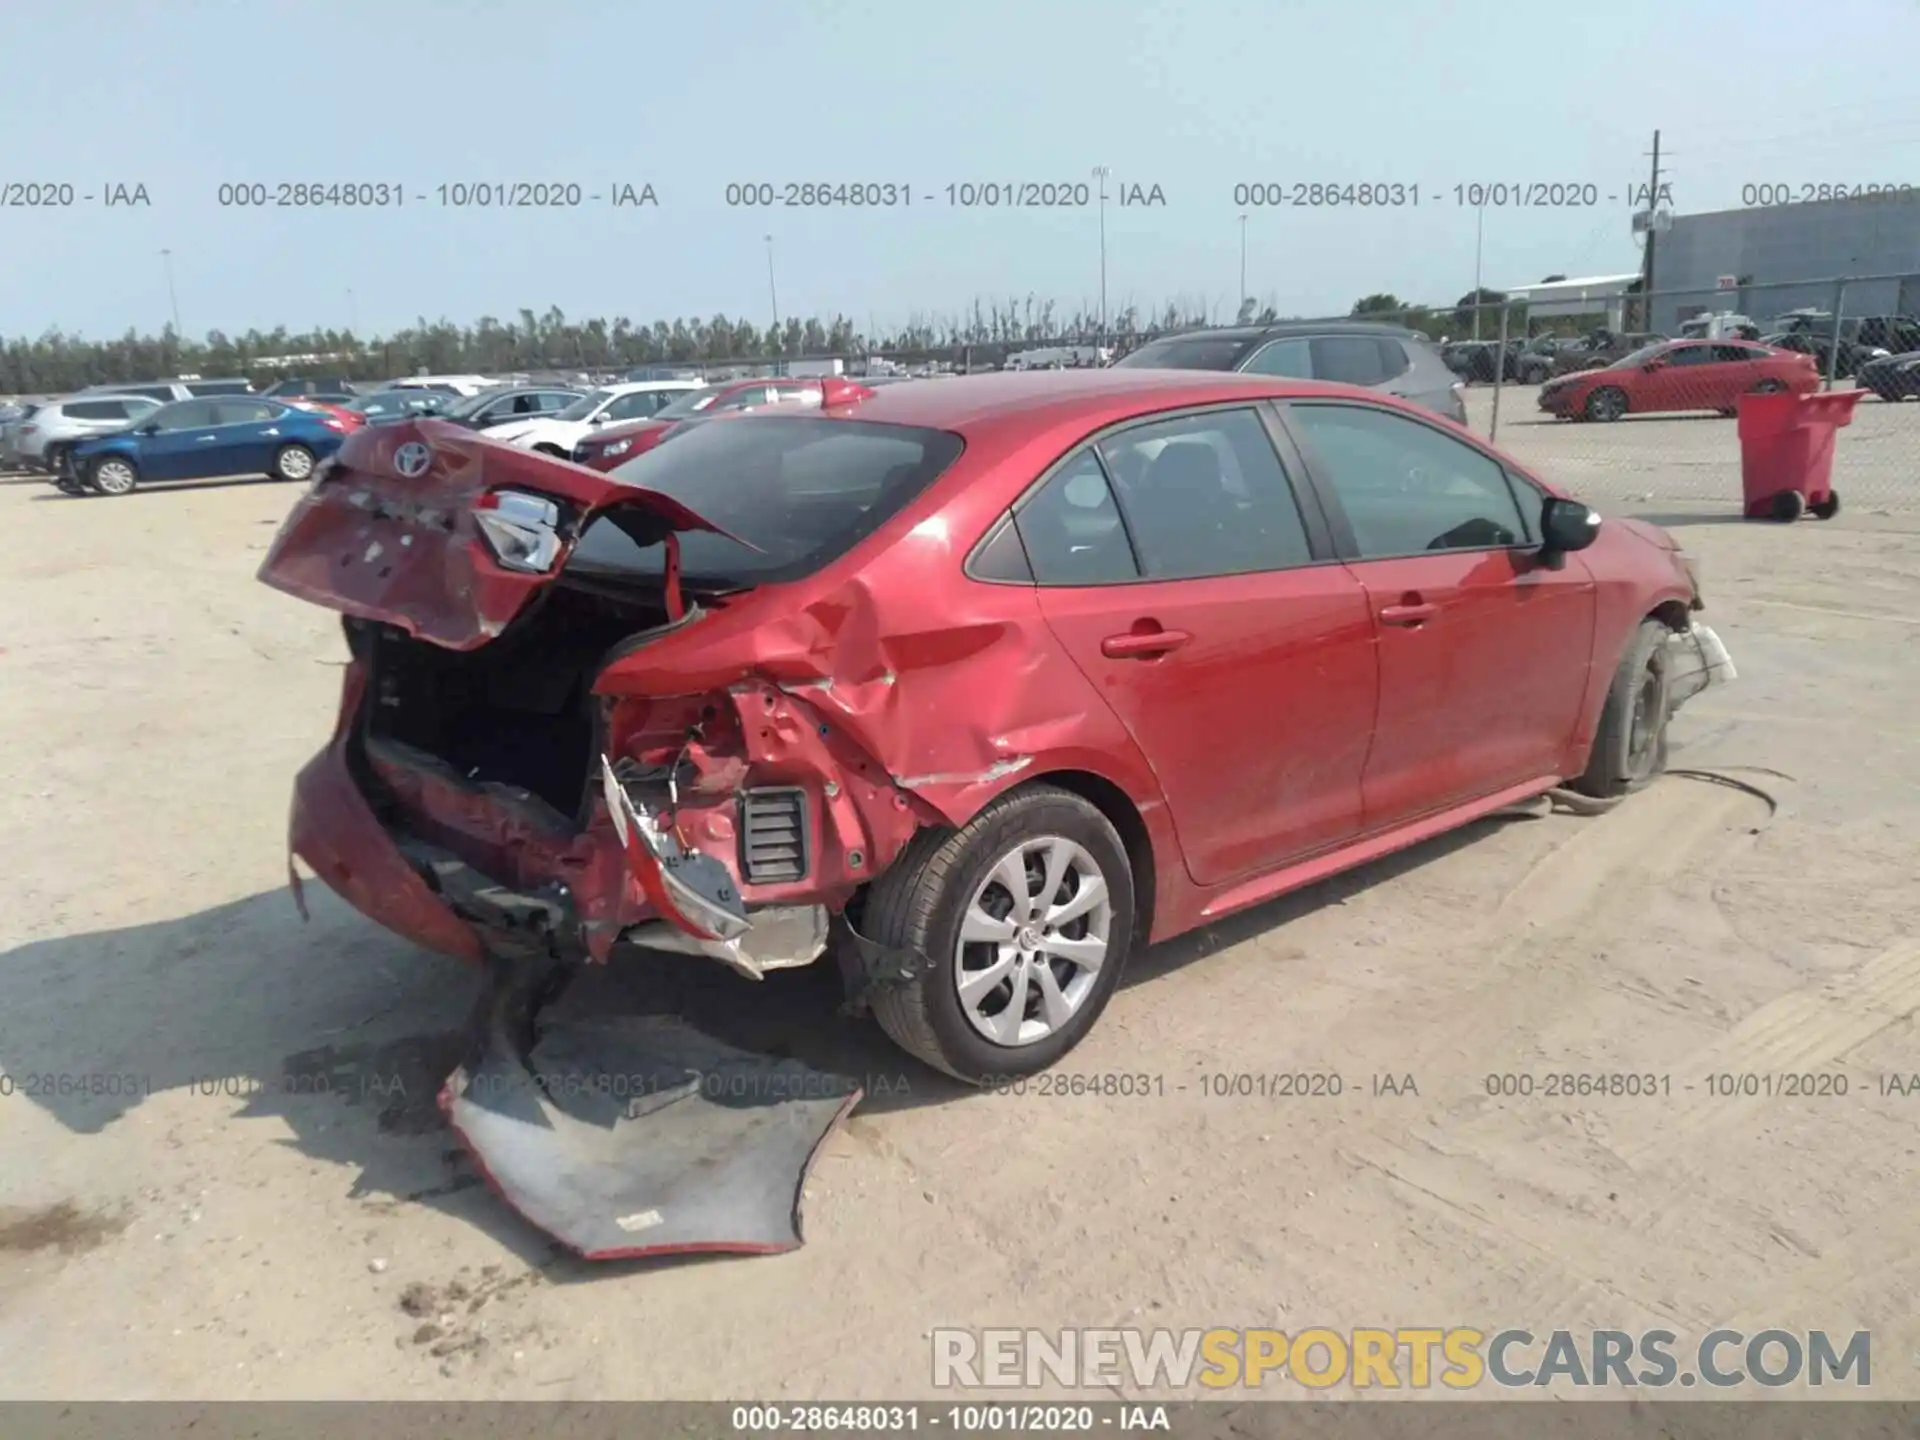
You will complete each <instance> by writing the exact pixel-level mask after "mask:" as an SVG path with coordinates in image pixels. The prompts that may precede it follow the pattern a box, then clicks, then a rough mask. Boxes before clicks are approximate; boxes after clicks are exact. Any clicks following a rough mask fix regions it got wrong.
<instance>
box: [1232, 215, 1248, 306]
mask: <svg viewBox="0 0 1920 1440" xmlns="http://www.w3.org/2000/svg"><path fill="white" fill-rule="evenodd" d="M1246 306H1247V217H1246V216H1244V215H1242V216H1241V217H1240V299H1239V303H1238V304H1237V305H1235V306H1234V309H1235V310H1244V309H1246ZM1235 318H1236V319H1237V318H1238V316H1237V315H1236V317H1235Z"/></svg>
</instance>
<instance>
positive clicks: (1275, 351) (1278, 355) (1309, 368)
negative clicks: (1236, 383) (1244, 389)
mask: <svg viewBox="0 0 1920 1440" xmlns="http://www.w3.org/2000/svg"><path fill="white" fill-rule="evenodd" d="M1246 370H1247V373H1248V374H1250V375H1278V376H1283V377H1284V378H1286V379H1289V380H1311V379H1313V378H1314V377H1313V352H1312V349H1311V347H1310V346H1309V344H1308V342H1307V341H1305V340H1301V339H1294V340H1275V341H1274V342H1273V343H1272V344H1271V345H1268V346H1266V347H1265V348H1264V349H1263V350H1261V351H1260V353H1259V354H1257V355H1255V356H1254V357H1253V358H1252V359H1251V360H1249V361H1248V362H1247V364H1246Z"/></svg>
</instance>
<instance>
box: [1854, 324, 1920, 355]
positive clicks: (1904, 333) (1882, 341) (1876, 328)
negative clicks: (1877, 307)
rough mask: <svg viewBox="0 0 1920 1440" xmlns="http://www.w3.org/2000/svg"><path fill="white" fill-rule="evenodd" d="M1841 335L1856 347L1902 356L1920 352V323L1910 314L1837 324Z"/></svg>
mask: <svg viewBox="0 0 1920 1440" xmlns="http://www.w3.org/2000/svg"><path fill="white" fill-rule="evenodd" d="M1840 325H1841V332H1840V333H1841V334H1842V335H1844V336H1845V337H1846V338H1848V339H1850V340H1852V341H1853V342H1854V343H1855V344H1856V345H1865V346H1867V347H1868V348H1869V349H1874V350H1885V351H1886V352H1887V353H1888V354H1891V355H1905V354H1909V353H1911V352H1912V351H1915V350H1920V320H1916V319H1915V318H1914V317H1913V316H1911V315H1862V316H1861V317H1860V318H1859V319H1858V320H1843V321H1841V322H1840Z"/></svg>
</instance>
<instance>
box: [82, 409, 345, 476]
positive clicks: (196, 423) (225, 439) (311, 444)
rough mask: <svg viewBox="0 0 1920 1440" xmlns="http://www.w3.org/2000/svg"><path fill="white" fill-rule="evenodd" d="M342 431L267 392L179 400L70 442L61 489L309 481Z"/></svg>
mask: <svg viewBox="0 0 1920 1440" xmlns="http://www.w3.org/2000/svg"><path fill="white" fill-rule="evenodd" d="M345 435H346V426H345V425H344V424H342V422H341V421H339V420H337V419H335V418H334V417H333V416H331V415H325V414H316V413H314V412H312V411H307V410H300V409H296V408H295V407H294V406H292V405H288V404H286V403H285V402H283V401H279V400H270V399H267V398H265V397H264V396H245V397H242V396H229V397H226V398H224V399H214V400H181V401H177V402H175V403H174V404H172V405H163V406H161V407H160V408H159V409H157V410H154V411H152V412H151V413H149V414H148V415H147V417H146V418H145V419H144V420H142V421H141V422H139V424H137V425H136V426H135V427H134V428H132V429H129V430H123V431H121V432H119V433H118V434H114V435H101V436H97V437H95V438H93V439H91V440H81V441H79V442H78V443H76V444H74V445H73V446H72V447H71V448H69V449H68V451H67V464H66V477H65V478H66V479H67V480H68V482H69V483H68V485H67V486H65V487H63V488H66V489H69V490H72V489H74V488H76V487H84V488H85V489H87V490H91V491H94V492H96V493H98V494H102V495H125V494H127V493H129V492H130V491H132V490H133V489H134V488H135V487H136V486H139V485H143V484H147V483H150V482H152V481H155V480H210V479H214V478H216V477H222V476H229V475H270V476H273V477H275V478H277V479H280V480H311V479H312V478H313V473H314V468H315V466H316V465H317V464H318V463H319V462H320V461H322V460H324V459H326V458H327V457H328V456H330V455H332V454H333V453H334V451H336V450H338V449H339V448H340V441H341V440H342V438H344V436H345Z"/></svg>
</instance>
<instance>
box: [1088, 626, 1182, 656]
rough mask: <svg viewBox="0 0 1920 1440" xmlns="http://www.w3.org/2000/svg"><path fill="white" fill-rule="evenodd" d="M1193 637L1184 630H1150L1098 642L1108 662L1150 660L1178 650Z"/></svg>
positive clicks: (1111, 637) (1110, 636)
mask: <svg viewBox="0 0 1920 1440" xmlns="http://www.w3.org/2000/svg"><path fill="white" fill-rule="evenodd" d="M1191 639H1193V636H1191V635H1189V634H1188V633H1187V632H1186V631H1184V630H1152V631H1148V632H1147V633H1146V634H1144V635H1141V634H1130V635H1109V636H1108V637H1107V638H1106V639H1104V640H1102V641H1101V642H1100V653H1101V654H1102V655H1104V656H1106V657H1107V658H1108V659H1109V660H1151V659H1152V658H1153V657H1154V656H1156V655H1165V654H1167V653H1168V652H1169V651H1173V650H1178V649H1179V648H1180V647H1181V646H1182V645H1184V644H1186V643H1187V642H1188V641H1189V640H1191Z"/></svg>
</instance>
